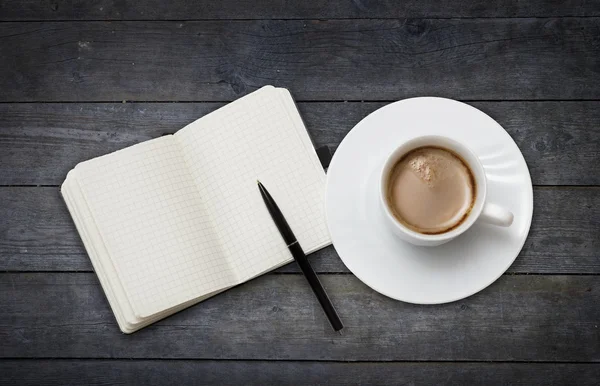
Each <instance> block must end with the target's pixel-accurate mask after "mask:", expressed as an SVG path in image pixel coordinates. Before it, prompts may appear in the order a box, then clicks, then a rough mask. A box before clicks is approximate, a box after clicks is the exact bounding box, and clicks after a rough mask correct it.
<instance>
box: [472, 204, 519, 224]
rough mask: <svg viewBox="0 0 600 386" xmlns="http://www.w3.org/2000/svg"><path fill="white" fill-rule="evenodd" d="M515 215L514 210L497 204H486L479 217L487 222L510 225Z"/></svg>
mask: <svg viewBox="0 0 600 386" xmlns="http://www.w3.org/2000/svg"><path fill="white" fill-rule="evenodd" d="M514 217H515V216H514V215H513V214H512V212H510V211H508V210H506V209H504V208H503V207H501V206H499V205H496V204H488V203H486V204H484V205H483V210H482V211H481V216H479V219H480V220H481V221H483V222H485V223H488V224H492V225H498V226H501V227H508V226H510V225H511V224H512V223H513V219H514Z"/></svg>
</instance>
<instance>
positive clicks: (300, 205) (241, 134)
mask: <svg viewBox="0 0 600 386" xmlns="http://www.w3.org/2000/svg"><path fill="white" fill-rule="evenodd" d="M175 137H176V138H177V139H178V140H179V141H180V143H181V145H182V149H183V152H184V155H185V159H186V161H187V163H188V165H190V169H191V171H192V175H193V177H194V179H195V181H196V183H197V185H198V189H199V191H200V198H201V200H202V202H203V204H204V206H205V208H206V211H207V213H208V214H209V216H210V218H211V221H212V223H213V224H214V229H215V232H216V234H217V236H218V239H219V242H220V244H221V246H222V248H223V252H224V254H225V256H226V259H227V260H228V262H229V264H230V265H231V266H232V267H234V269H235V271H236V274H237V275H238V281H239V282H243V281H245V280H248V279H249V278H251V277H254V276H256V275H258V274H260V273H263V272H265V271H268V270H271V269H273V268H275V267H277V266H280V265H282V264H284V263H286V262H289V261H291V260H292V258H291V255H290V252H289V251H288V249H287V247H286V245H285V243H284V242H283V240H282V238H281V236H280V234H279V232H278V230H277V228H276V227H275V224H274V223H273V221H272V220H271V218H270V216H269V214H268V212H267V209H266V207H265V204H264V202H263V201H262V198H261V196H260V194H259V191H258V187H257V179H259V180H260V181H261V182H262V183H263V184H264V185H265V187H266V188H267V189H268V190H269V192H270V193H271V195H272V196H273V198H274V199H275V200H276V202H277V204H278V205H279V207H280V208H281V210H282V212H283V214H284V215H285V217H286V218H287V220H288V222H289V224H290V227H291V228H292V230H293V231H294V233H295V234H296V236H297V238H298V241H299V242H300V245H301V246H302V248H303V249H304V251H305V252H312V251H314V250H316V249H319V248H322V247H323V246H325V245H328V244H329V243H330V238H329V233H328V230H327V226H326V220H325V213H324V194H325V192H324V190H325V173H324V171H323V168H322V166H321V164H320V162H319V160H318V157H317V155H316V152H315V150H314V147H313V146H312V143H311V141H310V138H309V137H308V134H307V132H306V129H305V127H304V125H303V123H302V120H301V119H300V115H299V114H298V111H297V109H296V107H295V105H294V102H293V100H292V98H291V95H290V94H289V92H288V91H287V90H285V89H276V88H274V87H271V86H267V87H263V88H262V89H260V90H258V91H256V92H254V93H252V94H249V95H247V96H245V97H243V98H241V99H238V100H237V101H235V102H233V103H230V104H229V105H227V106H225V107H223V108H221V109H219V110H217V111H215V112H213V113H211V114H209V115H207V116H205V117H203V118H201V119H199V120H197V121H195V122H193V123H191V124H190V125H188V126H186V127H185V128H184V129H182V130H180V131H179V132H178V133H176V134H175Z"/></svg>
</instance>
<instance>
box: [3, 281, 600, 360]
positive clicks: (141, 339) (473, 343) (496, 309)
mask: <svg viewBox="0 0 600 386" xmlns="http://www.w3.org/2000/svg"><path fill="white" fill-rule="evenodd" d="M321 279H322V281H323V284H324V286H325V287H326V288H327V290H328V293H329V295H330V296H331V298H332V301H333V302H334V304H335V305H336V308H337V310H338V312H339V314H340V317H341V318H342V320H343V321H344V325H345V330H344V335H342V336H340V335H338V334H337V333H335V332H334V331H333V329H332V328H331V326H329V324H328V322H327V319H326V318H325V316H324V314H323V311H322V310H321V308H320V306H319V304H318V302H317V301H316V300H315V298H314V294H313V293H312V291H311V290H310V287H309V286H308V285H306V280H305V279H304V277H302V276H301V275H266V276H262V277H260V278H258V279H256V280H253V281H251V282H249V283H246V284H243V285H241V286H239V287H236V288H234V289H232V290H229V291H227V292H224V293H223V294H220V295H218V296H216V297H214V298H211V299H209V300H207V301H205V302H203V303H201V304H198V305H196V306H194V307H191V308H189V309H187V310H185V311H182V312H180V313H179V314H177V315H174V316H172V317H170V318H168V319H166V320H163V321H161V322H159V323H157V324H155V325H153V326H150V327H148V328H146V329H143V330H141V331H138V332H136V333H134V334H132V335H124V334H122V333H121V332H120V331H119V330H118V328H117V325H116V323H115V320H114V317H113V315H112V313H111V311H110V309H109V307H108V305H107V302H106V300H105V298H104V295H103V293H102V291H101V289H100V286H99V285H98V282H97V278H96V277H95V275H94V274H92V273H57V274H47V273H27V274H25V273H18V274H11V273H3V274H0V308H1V309H2V313H0V336H2V350H1V351H0V357H8V358H16V357H35V358H55V357H58V358H60V357H62V358H81V357H85V358H92V357H93V358H186V359H192V358H198V359H254V360H336V361H337V360H339V361H346V360H352V361H398V360H402V361H411V360H412V361H431V360H435V361H472V360H477V361H542V362H543V361H559V362H562V361H569V362H575V361H583V362H598V361H600V351H598V344H599V343H600V341H599V335H598V334H599V331H600V329H599V327H598V326H599V323H600V322H599V321H600V307H599V306H598V304H600V281H599V280H598V278H597V276H543V275H534V276H526V275H519V276H504V277H502V278H500V279H499V280H498V282H496V283H495V284H494V285H492V286H491V287H489V288H487V289H486V290H485V291H483V292H482V293H479V294H477V295H475V296H472V297H470V298H468V299H465V300H461V301H459V302H455V303H450V304H445V305H438V306H420V305H412V304H407V303H402V302H398V301H394V300H391V299H389V298H386V297H384V296H383V295H379V294H377V293H375V292H374V291H372V290H371V289H370V288H368V287H366V286H365V285H364V284H362V283H361V282H360V281H358V279H356V278H355V277H354V276H352V275H325V276H322V277H321ZM490 348H493V349H490Z"/></svg>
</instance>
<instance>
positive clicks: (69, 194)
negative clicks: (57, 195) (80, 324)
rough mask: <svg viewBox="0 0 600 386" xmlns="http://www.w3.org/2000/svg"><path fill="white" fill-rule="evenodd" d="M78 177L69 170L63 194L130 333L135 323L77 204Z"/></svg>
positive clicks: (116, 311) (116, 312)
mask: <svg viewBox="0 0 600 386" xmlns="http://www.w3.org/2000/svg"><path fill="white" fill-rule="evenodd" d="M76 178H77V177H76V174H75V171H74V170H71V171H69V173H68V174H67V178H66V179H65V181H64V182H63V184H62V186H61V195H62V197H63V199H64V201H65V204H66V205H67V209H68V210H69V212H70V214H71V217H72V218H73V223H74V224H75V227H76V229H77V232H78V233H79V235H80V237H81V240H82V242H83V244H84V247H85V249H86V252H87V254H88V256H89V258H90V262H91V263H92V267H93V268H94V272H95V273H96V275H97V276H98V280H99V282H100V286H101V287H102V290H103V291H104V294H105V296H106V298H107V300H108V303H109V306H110V308H111V310H112V311H113V314H114V316H115V319H116V320H117V324H118V326H119V328H120V329H121V331H122V332H124V333H129V332H130V330H131V329H132V328H133V325H134V323H132V321H131V320H128V317H127V312H126V310H125V307H126V306H125V305H122V304H121V301H120V300H119V296H118V295H117V294H116V293H115V290H114V289H113V284H112V283H111V281H110V279H109V278H108V273H107V272H106V270H105V268H104V264H102V263H101V255H100V252H99V251H98V248H97V246H95V244H94V242H93V237H92V236H90V233H91V230H90V229H89V226H88V225H86V222H85V220H84V217H83V216H82V214H81V213H80V211H81V205H78V204H77V201H78V199H77V198H76V197H75V196H76V195H77V192H75V190H77V189H78V185H77V181H76ZM125 301H126V299H125ZM129 315H130V316H132V317H133V316H134V314H133V311H132V310H131V309H129Z"/></svg>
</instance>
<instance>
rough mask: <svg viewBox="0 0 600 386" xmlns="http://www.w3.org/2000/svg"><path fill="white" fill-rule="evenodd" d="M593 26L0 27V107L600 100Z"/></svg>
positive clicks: (532, 21) (567, 22)
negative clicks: (279, 100) (263, 94)
mask: <svg viewBox="0 0 600 386" xmlns="http://www.w3.org/2000/svg"><path fill="white" fill-rule="evenodd" d="M599 34H600V19H599V18H559V19H557V18H552V19H538V18H520V19H462V20H461V19H400V20H396V19H394V20H378V19H371V20H330V21H321V20H310V21H301V20H298V21H296V20H276V21H198V22H175V21H172V22H86V23H81V22H31V23H12V22H7V23H2V24H0V36H1V37H2V38H0V52H2V53H3V55H0V68H2V69H3V70H2V71H0V89H2V90H3V92H2V93H1V94H0V101H3V102H16V101H121V100H136V101H143V100H146V101H190V100H191V101H227V100H232V99H235V98H237V97H239V96H241V95H243V94H246V93H248V92H249V91H252V90H255V89H256V88H258V87H261V86H262V85H265V84H274V85H276V86H285V87H288V88H290V89H291V90H292V91H293V92H294V94H295V96H296V97H297V98H298V99H299V100H396V99H401V98H405V97H410V96H417V95H436V96H445V97H451V98H454V99H463V100H464V99H470V100H477V99H478V100H490V99H493V100H501V99H507V100H520V99H535V100H537V99H600V87H597V85H598V84H600V62H599V61H598V60H597V57H598V55H597V52H598V39H597V36H598V35H599Z"/></svg>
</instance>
